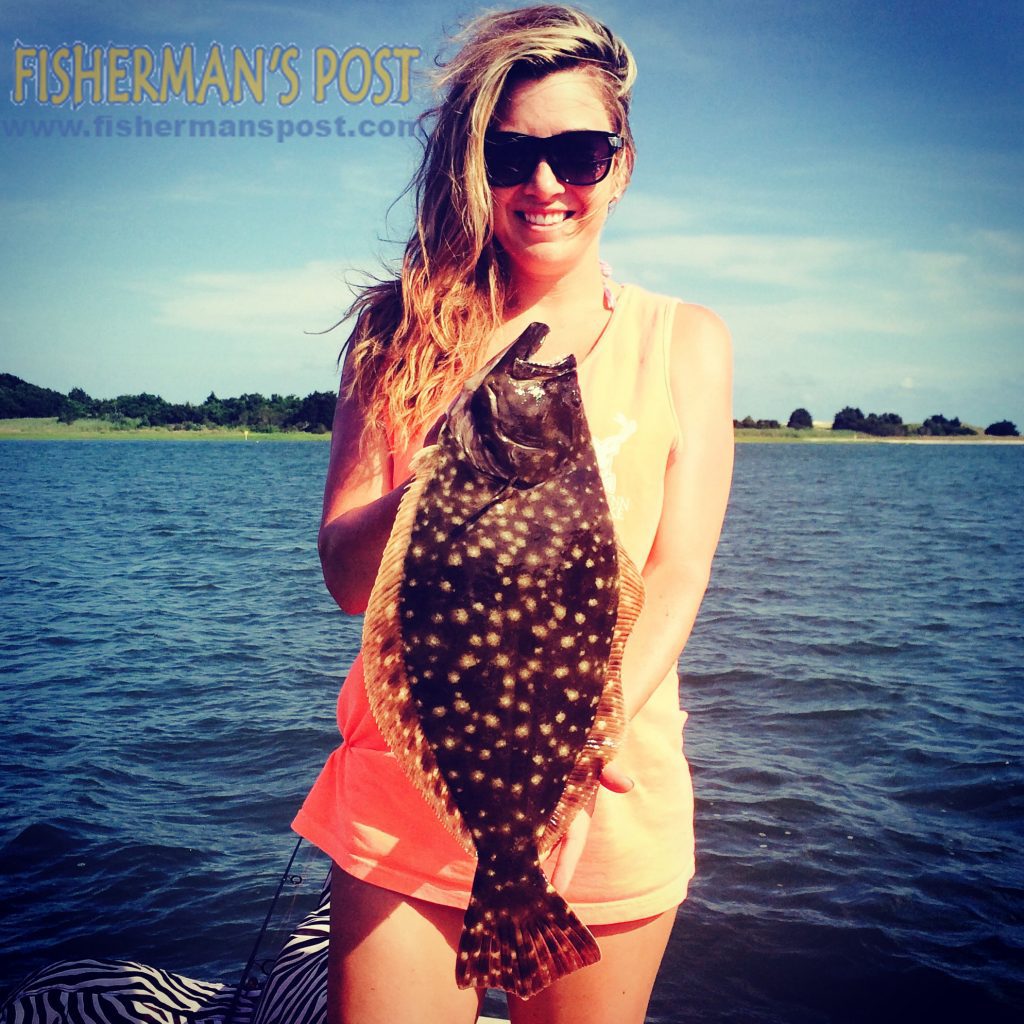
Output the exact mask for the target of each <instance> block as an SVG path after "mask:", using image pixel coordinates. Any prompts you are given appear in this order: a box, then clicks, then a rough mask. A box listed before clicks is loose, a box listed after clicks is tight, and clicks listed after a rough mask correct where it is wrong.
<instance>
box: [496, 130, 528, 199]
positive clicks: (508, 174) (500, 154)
mask: <svg viewBox="0 0 1024 1024" xmlns="http://www.w3.org/2000/svg"><path fill="white" fill-rule="evenodd" d="M539 157H540V154H539V153H538V151H537V146H536V144H535V142H534V140H533V139H531V138H529V137H526V136H521V135H520V136H516V135H511V134H504V133H499V132H496V133H494V134H493V135H488V136H487V138H486V140H485V141H484V161H485V162H486V165H487V178H488V180H489V181H490V183H491V184H492V185H494V186H496V187H498V188H509V187H510V186H512V185H521V184H522V183H523V182H524V181H526V180H527V179H528V178H529V177H530V175H532V174H533V172H534V169H535V168H536V166H537V163H538V160H539Z"/></svg>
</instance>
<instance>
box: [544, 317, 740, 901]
mask: <svg viewBox="0 0 1024 1024" xmlns="http://www.w3.org/2000/svg"><path fill="white" fill-rule="evenodd" d="M669 369H670V387H671V391H672V400H673V403H674V405H675V407H676V415H677V416H678V418H679V427H680V435H681V440H680V443H679V445H678V447H677V448H676V449H675V450H674V451H673V452H672V454H671V455H670V456H669V461H668V465H667V467H666V471H665V496H664V501H663V503H662V511H661V518H660V520H659V522H658V529H657V533H656V534H655V538H654V545H653V546H652V548H651V552H650V554H649V556H648V558H647V564H646V565H645V566H644V568H643V578H644V588H645V600H644V608H643V611H642V612H641V613H640V616H639V617H638V618H637V621H636V624H635V625H634V627H633V631H632V633H631V634H630V637H629V640H628V641H627V643H626V649H625V651H624V652H623V657H622V692H623V698H624V701H625V710H626V719H627V721H628V720H629V719H632V718H633V717H634V716H635V715H636V713H637V712H638V711H639V710H640V709H641V708H642V707H643V706H644V704H646V703H647V701H648V699H649V698H650V696H651V694H653V693H654V691H655V690H656V689H657V688H658V685H659V684H660V683H661V681H662V680H663V679H664V678H665V676H666V675H667V674H668V672H669V670H670V669H671V668H672V667H673V666H674V665H675V664H676V661H677V660H678V658H679V654H680V652H681V651H682V649H683V646H684V645H685V643H686V640H687V638H688V637H689V635H690V630H691V629H693V623H694V620H695V619H696V618H697V610H698V609H699V608H700V603H701V599H702V598H703V597H704V591H705V590H706V589H707V584H708V579H709V577H710V574H711V559H712V558H713V557H714V553H715V548H716V547H717V545H718V537H719V535H720V533H721V531H722V521H723V520H724V518H725V506H726V503H727V501H728V498H729V485H730V483H731V480H732V462H733V444H734V441H733V427H732V346H731V343H730V340H729V332H728V331H727V330H726V327H725V325H724V324H723V323H722V321H721V320H719V319H718V317H717V316H715V314H714V313H711V312H710V311H709V310H706V309H702V308H701V307H699V306H686V305H681V306H680V307H679V308H678V309H677V310H676V317H675V324H674V328H673V334H672V346H671V359H670V368H669ZM601 784H602V785H603V786H604V787H605V788H606V789H608V790H610V791H611V792H613V793H628V792H629V790H630V789H632V786H633V783H632V780H631V779H630V778H629V777H628V776H627V775H625V773H623V772H622V771H621V770H620V769H618V768H617V767H616V766H615V764H614V762H613V763H611V764H608V765H606V766H605V769H604V772H603V773H602V775H601ZM592 813H593V804H591V807H590V808H589V809H588V810H585V811H583V812H581V813H580V814H578V815H577V816H576V817H575V818H574V819H573V821H572V824H571V825H570V826H569V829H568V831H567V832H566V834H565V836H564V837H563V839H562V842H561V843H560V844H559V846H558V847H556V849H555V853H554V860H553V863H552V864H551V865H550V870H551V872H552V873H551V881H552V884H553V885H554V886H555V888H556V889H558V890H559V891H563V892H564V891H565V889H566V887H567V886H568V885H569V882H570V881H571V879H572V876H573V873H574V872H575V870H576V864H577V863H578V861H579V858H580V855H581V854H582V853H583V847H584V846H585V844H586V840H587V835H588V833H589V830H590V818H591V815H592Z"/></svg>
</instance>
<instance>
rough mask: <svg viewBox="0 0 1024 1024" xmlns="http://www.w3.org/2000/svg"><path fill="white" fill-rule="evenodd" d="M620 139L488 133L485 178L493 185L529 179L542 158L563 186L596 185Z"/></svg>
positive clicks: (588, 133)
mask: <svg viewBox="0 0 1024 1024" xmlns="http://www.w3.org/2000/svg"><path fill="white" fill-rule="evenodd" d="M621 146H622V139H621V138H620V137H619V136H618V135H612V134H611V133H609V132H591V131H581V132H563V133H562V134H561V135H552V136H551V137H550V138H546V139H538V138H533V137H532V136H530V135H517V134H515V133H513V132H488V134H487V137H486V139H485V140H484V159H485V161H486V164H487V178H488V180H489V181H490V183H491V184H492V185H493V186H495V187H496V188H510V187H511V186H513V185H521V184H522V183H523V182H524V181H528V180H529V179H530V177H531V176H532V175H533V172H534V171H535V170H536V169H537V164H538V163H539V162H540V160H541V158H543V159H545V160H547V161H548V163H549V165H550V166H551V170H552V172H553V173H554V175H555V177H556V178H558V180H559V181H561V182H563V183H565V184H566V185H596V184H597V183H598V182H599V181H603V180H604V178H605V177H607V175H608V171H609V169H610V167H611V165H612V157H613V156H614V155H615V151H616V150H617V149H619V148H621Z"/></svg>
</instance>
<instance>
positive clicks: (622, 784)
mask: <svg viewBox="0 0 1024 1024" xmlns="http://www.w3.org/2000/svg"><path fill="white" fill-rule="evenodd" d="M601 785H602V786H604V788H605V789H608V790H611V792H613V793H628V792H629V791H630V790H631V789H632V788H633V785H634V783H633V780H632V779H631V778H630V777H629V776H628V775H627V774H626V773H625V772H624V771H623V770H622V769H621V768H616V767H615V765H614V764H606V765H605V766H604V768H603V769H602V771H601Z"/></svg>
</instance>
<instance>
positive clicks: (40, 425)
mask: <svg viewBox="0 0 1024 1024" xmlns="http://www.w3.org/2000/svg"><path fill="white" fill-rule="evenodd" d="M330 437H331V435H330V434H307V433H306V432H305V431H304V430H281V431H275V432H273V433H269V434H264V433H259V432H257V431H253V430H249V431H246V430H243V429H241V428H239V427H201V428H200V429H198V430H175V429H173V428H171V427H136V426H132V425H122V424H116V423H110V422H108V421H107V420H75V421H74V422H73V423H59V422H58V421H57V419H56V417H52V416H51V417H46V418H41V419H15V420H0V440H4V441H9V440H19V441H245V440H249V441H327V440H330Z"/></svg>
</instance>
